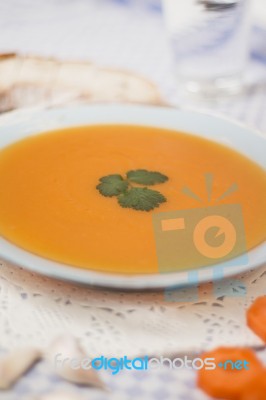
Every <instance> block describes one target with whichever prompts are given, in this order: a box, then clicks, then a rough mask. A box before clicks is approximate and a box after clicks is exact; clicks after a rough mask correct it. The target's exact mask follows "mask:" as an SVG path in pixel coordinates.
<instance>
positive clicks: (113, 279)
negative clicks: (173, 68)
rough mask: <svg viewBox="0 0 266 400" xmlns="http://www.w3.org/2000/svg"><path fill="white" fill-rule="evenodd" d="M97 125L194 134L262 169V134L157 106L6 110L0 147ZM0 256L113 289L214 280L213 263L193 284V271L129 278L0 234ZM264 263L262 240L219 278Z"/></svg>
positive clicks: (265, 157) (265, 144)
mask: <svg viewBox="0 0 266 400" xmlns="http://www.w3.org/2000/svg"><path fill="white" fill-rule="evenodd" d="M97 123H99V124H102V123H104V124H112V123H119V124H138V125H148V126H155V127H162V128H169V129H172V130H179V131H185V132H189V133H193V134H194V135H197V136H201V137H204V138H207V139H211V140H213V141H216V142H218V143H221V144H225V145H227V146H229V147H231V148H233V149H236V150H237V151H238V152H240V153H242V154H244V155H246V156H247V157H248V158H250V159H251V160H253V161H255V162H256V163H257V164H259V165H260V166H261V167H263V168H264V169H266V139H265V136H263V135H262V134H260V133H258V132H254V131H253V130H251V129H249V128H247V127H245V126H241V125H240V124H237V123H235V122H233V121H230V120H227V119H223V118H219V117H216V116H211V115H206V114H202V113H197V112H193V111H187V110H175V109H171V108H161V107H160V108H157V107H146V106H145V107H144V106H143V107H141V106H130V105H128V106H125V105H95V106H76V107H73V106H71V107H66V108H59V109H53V110H45V111H35V112H25V111H24V112H13V113H9V114H6V115H3V116H2V117H0V149H1V148H3V147H5V146H7V145H9V144H11V143H14V142H16V141H18V140H20V139H23V138H25V137H28V136H31V135H36V133H38V132H43V131H48V130H51V129H56V128H63V127H69V126H75V125H89V124H97ZM263 218H265V216H263ZM0 256H1V257H2V258H3V259H5V260H8V261H10V262H12V263H14V264H16V265H19V266H22V267H24V268H26V269H30V270H32V271H36V272H38V273H41V274H43V275H47V276H51V277H55V278H60V279H64V280H70V281H75V282H79V283H83V284H90V285H98V286H105V287H112V288H125V289H144V288H145V289H147V288H165V287H173V286H175V287H179V286H180V287H181V286H186V285H191V284H195V283H198V282H205V281H209V280H214V279H215V277H214V276H213V275H214V274H213V269H214V267H215V266H211V267H205V268H201V269H199V270H197V273H196V276H197V280H196V281H195V282H191V274H190V275H189V273H188V272H173V273H165V274H154V275H133V276H128V275H120V274H119V275H118V274H107V273H101V272H96V271H92V270H84V269H81V268H77V267H73V266H72V267H71V266H69V265H64V264H61V263H57V262H53V261H50V260H47V259H45V258H42V257H38V256H36V255H34V254H32V253H30V252H27V251H24V250H23V249H21V248H19V247H17V246H15V245H13V244H12V243H10V242H8V241H7V240H5V239H4V238H2V237H0ZM236 260H237V259H236ZM265 262H266V243H265V242H264V243H263V244H261V245H260V246H258V247H256V248H255V249H253V250H252V251H250V252H249V253H248V262H246V263H241V260H240V259H239V262H238V260H237V262H234V263H233V264H234V265H233V266H232V267H228V268H226V269H225V271H224V274H223V277H224V278H226V277H230V276H233V275H235V274H237V273H241V272H244V271H248V270H250V269H251V268H254V267H258V266H260V265H262V264H263V263H265ZM190 272H191V271H190ZM192 272H193V271H192ZM194 272H195V271H194ZM194 276H195V274H194Z"/></svg>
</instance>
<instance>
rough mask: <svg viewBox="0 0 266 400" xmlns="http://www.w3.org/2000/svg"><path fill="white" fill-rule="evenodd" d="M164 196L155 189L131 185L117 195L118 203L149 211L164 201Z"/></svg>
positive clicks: (125, 206)
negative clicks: (131, 186)
mask: <svg viewBox="0 0 266 400" xmlns="http://www.w3.org/2000/svg"><path fill="white" fill-rule="evenodd" d="M165 201H166V198H165V197H164V196H163V195H162V194H161V193H160V192H158V191H157V190H151V189H148V188H146V187H145V188H139V187H133V188H131V189H129V190H127V191H126V192H125V193H121V194H120V195H119V196H118V203H119V204H120V206H121V207H124V208H133V209H134V210H141V211H150V210H153V209H154V208H155V207H158V206H159V205H160V204H161V203H164V202H165Z"/></svg>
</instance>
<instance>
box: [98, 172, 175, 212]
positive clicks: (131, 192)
mask: <svg viewBox="0 0 266 400" xmlns="http://www.w3.org/2000/svg"><path fill="white" fill-rule="evenodd" d="M167 180H168V177H167V176H166V175H163V174H161V173H160V172H156V171H147V170H146V169H136V170H132V171H128V172H127V174H126V178H123V176H122V175H118V174H113V175H107V176H103V177H102V178H101V179H100V183H99V184H98V185H97V186H96V189H97V190H99V192H100V193H101V194H102V195H103V196H106V197H113V196H117V201H118V203H119V204H120V206H121V207H123V208H132V209H133V210H140V211H150V210H153V209H154V208H155V207H159V205H160V204H161V203H164V202H166V198H165V196H164V195H163V194H161V193H160V192H158V191H157V190H152V189H148V188H147V187H134V186H132V183H136V184H139V185H145V186H147V185H156V184H159V183H164V182H166V181H167Z"/></svg>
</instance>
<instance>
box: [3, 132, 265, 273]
mask: <svg viewBox="0 0 266 400" xmlns="http://www.w3.org/2000/svg"><path fill="white" fill-rule="evenodd" d="M136 169H145V170H149V171H159V172H160V173H161V174H164V175H166V176H167V177H168V180H167V181H166V182H164V183H159V184H155V185H153V186H152V187H151V186H149V188H151V189H153V190H157V191H159V192H160V193H161V194H162V195H163V196H165V198H166V201H165V202H163V203H161V204H160V206H159V207H158V208H155V209H154V210H151V211H140V210H135V209H132V208H123V207H121V205H120V204H119V203H118V201H117V197H116V196H113V197H105V196H103V195H102V194H101V193H100V192H99V190H97V188H96V187H97V185H98V184H99V179H100V178H102V177H104V176H107V175H110V174H120V175H122V176H123V177H124V176H125V174H126V172H127V171H129V170H136ZM206 173H212V174H213V177H214V183H213V188H212V195H211V199H209V200H210V201H209V200H208V196H207V193H206V187H205V177H204V175H205V174H206ZM232 184H237V186H238V190H237V191H235V192H233V193H231V195H230V196H226V197H225V198H224V199H222V200H220V201H219V203H217V198H219V197H220V196H221V195H222V194H223V193H224V192H226V190H227V189H228V188H229V187H230V186H231V185H232ZM135 186H138V184H136V185H135ZM185 186H186V187H189V188H190V189H191V190H192V191H193V192H194V193H195V194H197V196H198V197H199V198H201V199H202V201H201V203H199V202H197V201H196V199H195V198H192V197H189V196H187V195H186V194H185V193H183V192H182V189H183V188H184V187H185ZM236 203H240V204H241V205H242V210H243V216H244V223H245V229H246V240H247V246H248V248H251V247H253V246H255V245H257V244H259V243H261V242H262V241H263V240H265V231H266V226H265V214H266V174H265V171H263V170H262V169H261V168H259V167H258V166H257V165H256V164H254V163H252V162H251V161H249V160H248V159H247V158H245V157H244V156H242V155H240V154H238V153H237V152H235V151H233V150H230V149H229V148H227V147H224V146H221V145H218V144H216V143H214V142H211V141H207V140H205V139H202V138H198V137H196V136H193V135H188V134H185V133H178V132H172V131H168V130H164V129H156V128H152V127H141V126H123V125H99V126H84V127H74V128H68V129H63V130H58V131H53V132H47V133H44V134H40V135H36V136H32V137H29V138H27V139H24V140H22V141H19V142H17V143H15V144H13V145H11V146H9V147H7V148H5V149H3V150H1V151H0V235H2V236H3V237H4V238H6V239H7V240H9V241H10V242H12V243H14V244H16V245H18V246H20V247H22V248H24V249H26V250H28V251H30V252H32V253H35V254H38V255H40V256H43V257H45V258H48V259H52V260H56V261H59V262H63V263H66V264H71V265H74V266H77V267H81V268H88V269H94V270H99V271H106V272H115V273H126V274H135V273H143V274H148V273H156V272H158V266H157V259H156V247H155V239H154V232H153V223H152V215H153V213H154V212H156V213H157V212H163V211H173V210H180V209H193V208H196V207H206V206H211V205H217V204H236Z"/></svg>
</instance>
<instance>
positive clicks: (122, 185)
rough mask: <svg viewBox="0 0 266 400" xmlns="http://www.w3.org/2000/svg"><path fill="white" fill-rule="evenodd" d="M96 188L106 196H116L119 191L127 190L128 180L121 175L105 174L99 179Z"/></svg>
mask: <svg viewBox="0 0 266 400" xmlns="http://www.w3.org/2000/svg"><path fill="white" fill-rule="evenodd" d="M100 182H101V183H99V185H97V186H96V189H98V190H99V192H100V193H101V194H102V195H103V196H106V197H112V196H118V195H119V194H120V193H122V192H124V191H125V190H127V187H128V182H127V181H126V180H124V179H123V177H122V176H121V175H118V174H115V175H107V176H103V177H102V178H101V179H100Z"/></svg>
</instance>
